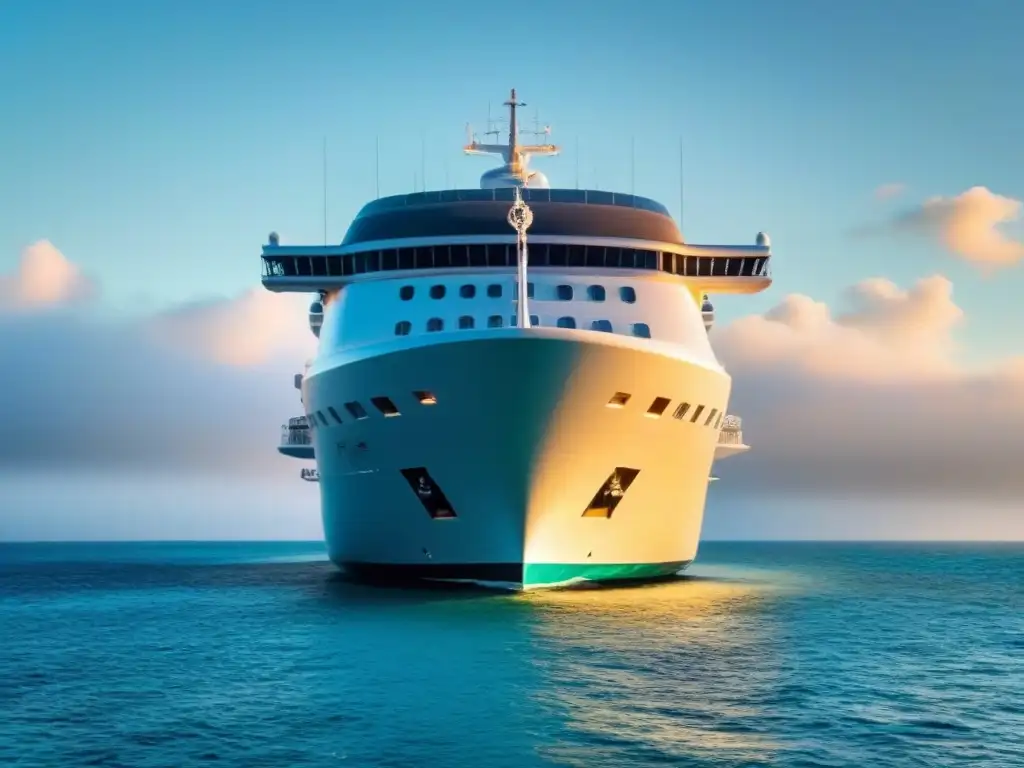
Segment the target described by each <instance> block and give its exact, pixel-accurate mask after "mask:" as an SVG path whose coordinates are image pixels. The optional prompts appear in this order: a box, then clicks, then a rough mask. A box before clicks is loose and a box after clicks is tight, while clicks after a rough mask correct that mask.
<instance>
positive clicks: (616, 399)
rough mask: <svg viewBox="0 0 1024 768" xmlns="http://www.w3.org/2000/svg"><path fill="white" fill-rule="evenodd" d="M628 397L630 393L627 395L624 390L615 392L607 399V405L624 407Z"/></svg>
mask: <svg viewBox="0 0 1024 768" xmlns="http://www.w3.org/2000/svg"><path fill="white" fill-rule="evenodd" d="M630 397H631V395H629V394H628V393H626V392H616V393H615V394H614V395H612V396H611V399H610V400H609V401H608V407H609V408H625V407H626V403H628V402H629V398H630Z"/></svg>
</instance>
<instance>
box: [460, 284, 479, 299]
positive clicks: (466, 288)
mask: <svg viewBox="0 0 1024 768" xmlns="http://www.w3.org/2000/svg"><path fill="white" fill-rule="evenodd" d="M459 296H461V297H462V298H464V299H472V298H473V297H474V296H476V286H475V285H463V286H460V287H459Z"/></svg>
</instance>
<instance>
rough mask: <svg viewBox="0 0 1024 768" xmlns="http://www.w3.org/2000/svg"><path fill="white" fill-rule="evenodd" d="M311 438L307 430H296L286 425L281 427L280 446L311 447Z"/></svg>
mask: <svg viewBox="0 0 1024 768" xmlns="http://www.w3.org/2000/svg"><path fill="white" fill-rule="evenodd" d="M312 444H313V438H312V437H311V436H310V434H309V429H308V428H306V429H301V428H299V429H296V428H294V427H289V426H288V425H287V424H282V425H281V445H312Z"/></svg>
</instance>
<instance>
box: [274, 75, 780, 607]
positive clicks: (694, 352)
mask: <svg viewBox="0 0 1024 768" xmlns="http://www.w3.org/2000/svg"><path fill="white" fill-rule="evenodd" d="M507 106H508V107H509V111H510V130H509V141H508V145H507V146H503V145H484V144H480V143H479V142H476V141H475V139H474V140H473V141H471V142H470V144H468V145H467V146H466V147H465V150H466V151H467V152H469V153H483V152H486V153H492V154H499V155H500V156H501V157H502V159H503V160H504V161H505V164H504V165H503V166H501V167H500V168H498V169H495V171H494V172H487V173H485V174H484V176H483V178H482V179H481V188H480V189H462V190H439V191H427V192H417V193H412V194H405V195H394V196H390V197H384V198H380V199H378V200H374V201H371V202H369V203H367V204H366V205H365V206H364V207H363V209H362V210H361V211H360V212H359V214H358V215H357V216H356V218H355V219H354V220H353V222H352V223H351V226H350V227H349V229H348V232H347V233H346V235H345V238H344V240H343V241H342V242H341V243H340V244H339V245H336V246H292V245H286V244H282V243H281V242H280V241H279V239H278V238H277V236H276V235H271V237H270V239H269V243H268V244H267V245H266V246H264V248H263V255H262V258H263V284H264V285H265V287H267V288H268V289H270V290H273V291H297V292H309V293H313V294H315V298H314V300H313V302H312V304H311V307H310V327H311V329H312V330H313V332H314V333H316V334H317V335H318V337H319V347H318V351H317V355H316V357H315V358H314V359H313V360H312V361H310V362H309V364H308V365H307V368H306V370H305V372H304V373H303V374H300V375H298V376H297V377H296V382H295V383H296V386H297V387H298V388H300V390H301V396H302V402H303V405H304V408H305V415H304V416H300V417H297V418H294V419H292V420H290V422H289V424H288V425H286V426H285V427H284V428H283V436H282V443H281V446H280V450H281V452H282V453H285V454H287V455H290V456H294V457H297V458H302V459H307V460H315V461H316V464H317V470H316V473H312V472H308V471H307V472H304V474H303V477H304V478H305V479H307V480H318V481H319V488H320V492H321V504H322V515H323V522H324V531H325V538H326V541H327V548H328V552H329V554H330V557H331V559H332V560H334V561H335V562H336V563H337V564H338V565H339V566H341V567H343V568H345V569H347V570H350V571H352V572H354V573H356V574H364V575H368V576H384V577H388V576H395V577H399V578H404V577H423V578H438V579H466V580H473V581H478V582H499V583H503V584H510V585H513V586H516V587H533V586H545V585H553V584H562V583H565V582H567V581H573V580H577V579H585V580H606V579H623V578H650V577H657V576H664V575H667V574H671V573H675V572H677V571H679V570H680V569H682V568H684V567H685V566H686V565H687V564H689V562H691V561H692V560H693V558H694V557H695V555H696V551H697V544H698V540H699V536H700V529H701V524H702V520H703V513H704V503H705V497H706V493H707V488H708V483H709V480H710V479H713V478H711V476H710V471H711V467H712V462H713V461H714V460H715V458H716V457H718V458H724V457H726V456H728V455H732V454H734V453H737V452H740V451H743V450H746V446H745V445H744V444H743V440H742V432H741V430H740V423H739V420H738V419H737V418H735V417H733V416H727V415H726V412H727V405H728V398H729V393H730V386H731V381H730V378H729V376H728V374H727V373H726V372H725V371H724V370H723V368H722V367H721V365H720V364H719V362H718V360H717V359H716V357H715V355H714V352H713V350H712V348H711V344H710V341H709V335H708V331H709V330H710V328H711V326H712V323H713V320H714V309H713V306H712V304H711V301H710V299H709V295H712V294H715V293H754V292H757V291H761V290H764V289H765V288H766V287H768V286H769V285H770V283H771V277H770V271H769V264H770V259H771V246H770V243H769V241H768V238H767V236H766V235H764V234H763V233H762V234H758V235H757V236H756V238H754V242H753V243H752V244H750V245H732V246H726V245H693V244H689V243H686V242H685V241H684V239H683V237H682V234H681V233H680V231H679V228H678V226H677V224H676V223H675V222H674V221H673V219H672V217H671V216H670V215H669V213H668V211H667V210H666V209H665V208H664V206H662V205H660V204H659V203H657V202H655V201H653V200H651V199H649V198H645V197H641V196H638V195H632V194H628V195H627V194H620V193H613V192H606V191H598V190H577V189H559V188H550V187H548V186H547V185H546V179H543V178H540V179H539V178H538V174H537V173H536V172H534V171H532V170H531V169H529V167H528V165H527V163H526V158H527V157H528V156H529V155H530V154H540V155H543V154H549V155H550V154H555V153H556V152H557V147H555V146H554V145H530V146H522V145H519V143H518V138H517V136H518V129H517V123H516V117H515V114H516V108H517V107H518V106H521V103H520V102H518V101H517V99H516V95H515V92H514V91H513V92H512V95H511V97H510V99H509V102H507ZM531 181H533V182H535V183H539V184H541V186H539V187H538V186H534V185H532V184H531ZM521 299H522V300H521Z"/></svg>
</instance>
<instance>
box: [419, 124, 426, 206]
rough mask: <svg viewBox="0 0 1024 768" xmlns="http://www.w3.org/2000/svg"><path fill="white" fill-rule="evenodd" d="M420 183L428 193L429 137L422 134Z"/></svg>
mask: <svg viewBox="0 0 1024 768" xmlns="http://www.w3.org/2000/svg"><path fill="white" fill-rule="evenodd" d="M420 181H421V182H422V183H423V191H424V192H426V191H427V137H426V136H424V135H423V134H420Z"/></svg>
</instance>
